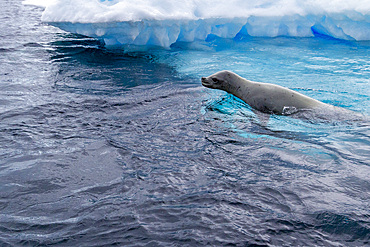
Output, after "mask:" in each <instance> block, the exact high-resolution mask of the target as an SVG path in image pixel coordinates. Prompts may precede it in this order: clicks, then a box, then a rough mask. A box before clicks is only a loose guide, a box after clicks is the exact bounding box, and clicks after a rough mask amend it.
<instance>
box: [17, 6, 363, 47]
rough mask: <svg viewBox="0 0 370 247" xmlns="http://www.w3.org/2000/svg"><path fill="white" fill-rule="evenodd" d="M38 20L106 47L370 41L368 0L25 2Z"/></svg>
mask: <svg viewBox="0 0 370 247" xmlns="http://www.w3.org/2000/svg"><path fill="white" fill-rule="evenodd" d="M23 3H24V4H32V5H38V6H42V7H44V8H45V10H44V12H43V14H42V17H41V20H42V21H43V22H45V23H48V24H50V25H52V26H56V27H58V28H60V29H62V30H65V31H68V32H71V33H76V34H81V35H85V36H89V37H94V38H98V39H101V40H103V41H104V43H105V44H106V45H107V46H116V45H138V46H141V45H145V46H161V47H170V46H171V45H173V44H175V43H176V42H194V41H206V40H207V39H208V38H209V37H214V36H216V37H220V38H229V39H243V38H245V37H249V36H254V37H277V36H287V37H313V36H328V37H332V38H335V39H343V40H356V41H363V40H370V2H369V1H368V0H357V1H352V2H349V1H344V0H306V1H304V0H249V1H245V0H227V1H226V0H183V1H171V0H136V1H128V0H49V1H45V0H27V1H24V2H23Z"/></svg>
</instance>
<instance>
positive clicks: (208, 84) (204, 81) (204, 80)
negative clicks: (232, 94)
mask: <svg viewBox="0 0 370 247" xmlns="http://www.w3.org/2000/svg"><path fill="white" fill-rule="evenodd" d="M201 81H202V85H203V86H205V87H209V86H210V83H209V82H208V80H207V77H202V80H201Z"/></svg>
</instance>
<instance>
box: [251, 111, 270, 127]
mask: <svg viewBox="0 0 370 247" xmlns="http://www.w3.org/2000/svg"><path fill="white" fill-rule="evenodd" d="M252 111H253V113H254V114H256V116H257V118H258V121H259V122H260V124H261V125H262V126H264V127H266V126H267V123H268V121H269V119H270V116H271V114H269V113H263V112H260V111H258V110H255V109H252Z"/></svg>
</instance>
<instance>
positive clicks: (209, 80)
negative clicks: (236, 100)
mask: <svg viewBox="0 0 370 247" xmlns="http://www.w3.org/2000/svg"><path fill="white" fill-rule="evenodd" d="M238 77H239V76H238V75H237V74H235V73H233V72H231V71H227V70H224V71H219V72H217V73H215V74H213V75H210V76H208V77H202V85H203V86H205V87H208V88H212V89H220V90H224V91H226V92H231V91H230V89H232V88H233V87H234V83H230V82H233V81H238V80H240V79H239V78H238Z"/></svg>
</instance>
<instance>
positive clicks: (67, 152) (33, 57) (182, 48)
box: [0, 1, 370, 246]
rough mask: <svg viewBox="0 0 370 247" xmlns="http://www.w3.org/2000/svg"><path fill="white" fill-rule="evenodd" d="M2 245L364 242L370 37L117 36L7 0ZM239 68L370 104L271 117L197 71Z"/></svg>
mask: <svg viewBox="0 0 370 247" xmlns="http://www.w3.org/2000/svg"><path fill="white" fill-rule="evenodd" d="M4 10H5V11H4V12H2V13H1V16H0V18H1V20H2V22H1V25H2V26H1V29H0V36H1V37H2V39H1V41H0V54H1V56H0V61H1V66H0V75H1V77H0V78H1V79H0V131H1V135H0V147H1V149H0V245H1V246H19V245H24V246H45V245H57V246H103V245H113V244H116V245H119V246H145V245H147V246H167V245H169V246H209V245H211V246H212V245H213V246H223V245H235V246H365V245H368V244H369V238H370V228H369V223H370V222H369V202H370V199H369V192H370V179H369V177H370V176H369V175H370V167H369V165H370V163H369V160H370V143H369V137H370V125H369V121H368V120H367V118H366V116H369V115H370V109H369V100H370V90H369V87H370V86H369V85H370V79H369V78H370V59H369V52H370V44H369V43H368V42H348V41H341V40H335V39H329V38H327V37H315V38H300V39H296V38H286V37H278V38H273V39H271V38H245V39H243V40H231V39H217V38H210V39H208V40H207V41H206V42H195V43H190V44H182V43H181V44H175V45H174V46H172V47H171V48H170V49H163V48H154V47H153V48H150V49H145V50H144V49H142V48H140V49H139V50H138V48H137V47H135V48H133V47H130V48H127V47H126V48H125V49H122V48H117V47H116V48H112V47H111V48H106V47H104V45H103V44H102V43H101V42H100V41H98V40H94V39H91V38H87V37H83V36H76V35H72V34H68V33H65V32H62V31H60V30H58V29H56V28H53V27H50V26H47V25H45V24H42V23H40V15H41V12H42V10H41V9H37V8H34V7H29V6H22V5H21V4H20V2H16V3H13V2H12V1H5V5H4ZM224 69H228V70H232V71H234V72H236V73H238V74H240V75H241V76H243V77H245V78H248V79H250V80H255V81H262V82H269V83H275V84H279V85H282V86H285V87H289V88H291V89H294V90H297V91H299V92H301V93H303V94H306V95H308V96H310V97H313V98H315V99H318V100H321V101H323V102H325V103H329V104H333V105H336V106H340V107H343V108H346V109H349V110H352V111H354V112H356V113H359V114H362V115H364V119H362V120H358V119H353V118H352V117H351V116H348V119H341V120H340V121H338V120H333V121H316V119H306V120H302V119H294V118H291V117H288V116H276V115H273V116H271V118H270V120H269V122H268V123H267V124H266V125H263V124H260V122H259V120H258V117H257V116H256V115H255V114H254V113H253V111H252V110H251V108H250V107H249V106H248V105H246V104H245V103H244V102H242V101H241V100H239V99H236V98H235V97H233V96H230V95H228V94H227V93H225V92H222V91H216V90H211V89H207V88H204V87H202V86H201V83H200V78H201V77H202V76H208V75H210V74H213V73H215V72H217V71H219V70H224Z"/></svg>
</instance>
